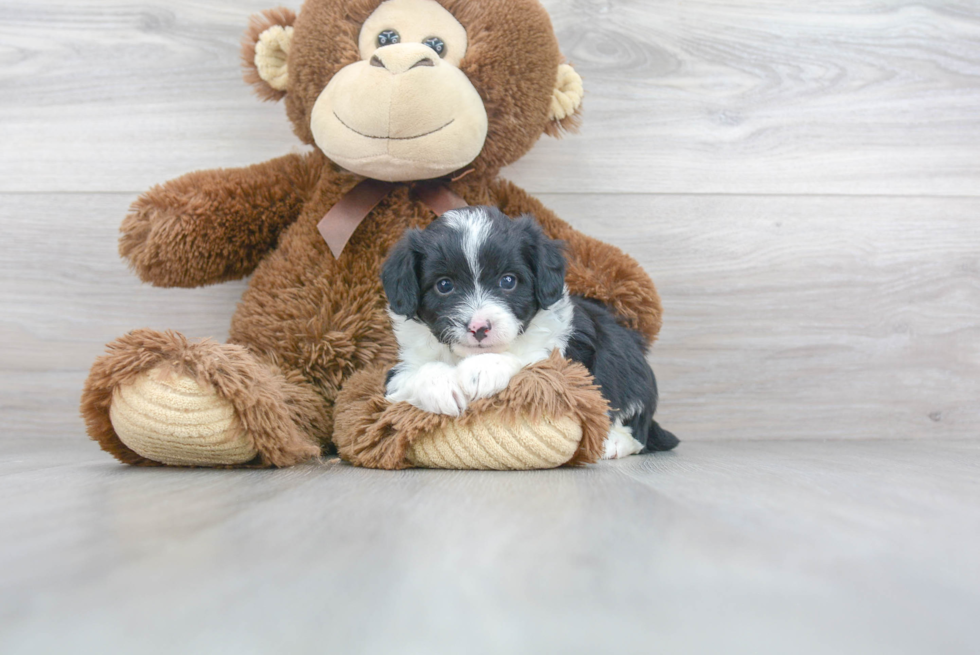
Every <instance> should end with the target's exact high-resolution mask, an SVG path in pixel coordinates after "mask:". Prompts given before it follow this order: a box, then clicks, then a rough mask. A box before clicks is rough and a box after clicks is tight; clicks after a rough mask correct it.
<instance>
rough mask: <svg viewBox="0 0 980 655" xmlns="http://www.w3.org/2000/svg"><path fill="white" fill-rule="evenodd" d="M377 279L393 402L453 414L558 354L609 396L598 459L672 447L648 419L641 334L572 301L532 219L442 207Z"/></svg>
mask: <svg viewBox="0 0 980 655" xmlns="http://www.w3.org/2000/svg"><path fill="white" fill-rule="evenodd" d="M381 279H382V283H383V284H384V289H385V294H386V295H387V296H388V303H389V314H390V315H391V320H392V324H393V326H394V331H395V337H396V338H397V340H398V345H399V352H400V361H399V363H398V364H397V365H396V366H395V367H394V368H393V369H392V370H391V371H390V372H389V374H388V379H387V383H386V384H387V387H386V391H387V395H386V398H387V399H388V400H389V401H390V402H399V401H406V402H408V403H410V404H412V405H414V406H416V407H418V408H420V409H423V410H425V411H428V412H433V413H438V414H448V415H450V416H458V415H459V414H460V413H461V412H463V411H464V410H465V409H466V407H467V405H468V404H469V403H470V402H471V401H473V400H476V399H478V398H485V397H487V396H492V395H493V394H495V393H497V392H499V391H500V390H502V389H504V388H505V387H506V386H507V384H508V383H509V382H510V379H511V377H513V376H514V374H515V373H517V372H518V371H519V370H521V369H522V368H523V367H525V366H527V365H529V364H533V363H534V362H538V361H541V360H543V359H547V358H548V357H549V356H550V355H551V353H552V351H554V350H555V349H557V350H558V351H559V352H561V354H562V355H564V356H565V357H567V358H569V359H571V360H573V361H577V362H581V363H582V364H583V365H585V367H586V368H587V369H588V370H589V372H590V373H591V374H592V375H593V377H594V378H595V381H596V383H597V384H598V386H599V387H600V388H601V391H602V395H603V396H604V397H605V398H606V399H607V400H608V401H609V404H610V407H611V408H612V409H611V410H610V418H611V419H612V428H611V430H610V432H609V436H608V438H607V439H606V445H605V455H604V457H605V458H606V459H615V458H619V457H625V456H627V455H632V454H635V453H639V452H649V451H655V450H670V449H671V448H673V447H674V446H676V445H677V443H678V440H677V438H676V437H675V436H674V435H673V434H671V433H670V432H667V431H666V430H663V429H662V428H661V427H660V426H659V425H657V423H656V422H655V421H654V420H653V413H654V411H655V410H656V408H657V383H656V380H655V378H654V375H653V370H652V369H651V368H650V365H649V364H648V363H647V362H646V359H645V357H644V346H643V339H642V337H641V336H640V334H639V333H637V332H636V331H634V330H630V329H628V328H625V327H623V326H621V325H620V324H619V323H617V322H616V319H615V317H614V316H613V314H612V313H611V312H610V311H609V309H608V308H606V307H605V306H604V305H603V304H602V303H599V302H596V301H594V300H590V299H587V298H581V297H578V296H570V295H569V294H568V290H567V288H566V287H565V257H564V253H563V250H562V244H561V242H558V241H553V240H551V239H549V238H548V237H547V236H545V234H544V232H542V230H541V228H540V226H538V224H537V222H536V221H535V220H534V218H532V217H531V216H522V217H520V218H518V219H515V220H511V219H510V218H508V217H507V216H506V215H504V214H503V213H502V212H501V211H499V210H498V209H495V208H492V207H467V208H464V209H457V210H453V211H450V212H447V213H445V214H443V215H442V216H441V217H440V218H439V219H437V220H436V221H434V222H433V223H431V224H430V225H429V226H428V227H427V228H426V229H425V230H409V231H408V232H407V233H406V234H405V236H404V237H403V238H402V240H401V241H400V242H399V243H398V244H397V245H396V246H395V247H394V248H393V249H392V252H391V254H390V255H389V257H388V259H387V261H386V262H385V265H384V268H383V270H382V274H381Z"/></svg>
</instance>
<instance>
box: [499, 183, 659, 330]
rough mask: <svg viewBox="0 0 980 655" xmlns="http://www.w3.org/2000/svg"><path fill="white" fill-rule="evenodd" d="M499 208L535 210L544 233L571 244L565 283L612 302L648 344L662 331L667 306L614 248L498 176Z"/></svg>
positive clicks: (647, 278)
mask: <svg viewBox="0 0 980 655" xmlns="http://www.w3.org/2000/svg"><path fill="white" fill-rule="evenodd" d="M491 191H492V193H493V194H494V196H495V198H496V201H497V204H498V206H499V207H500V209H501V210H502V211H503V212H504V213H505V214H507V215H508V216H511V217H516V216H519V215H521V214H532V215H533V216H534V217H535V218H537V219H538V222H539V223H540V224H541V227H542V228H543V229H544V231H545V233H546V234H547V235H548V236H549V237H551V238H553V239H561V240H562V241H564V242H565V243H566V244H567V251H566V255H567V258H568V269H567V272H566V275H565V282H566V284H567V285H568V288H569V290H570V291H571V292H572V293H573V294H577V295H582V296H586V297H587V298H594V299H595V300H599V301H601V302H603V303H605V304H606V305H608V306H609V307H610V308H611V309H612V310H613V311H614V312H615V313H616V314H617V315H618V316H619V317H620V318H621V319H622V320H623V321H624V322H625V324H626V325H627V326H628V327H631V328H633V329H636V330H638V331H639V332H640V333H641V334H642V335H643V337H644V339H645V341H646V343H647V344H648V345H649V344H650V343H652V342H653V340H654V339H655V338H656V337H657V333H658V332H660V324H661V315H662V313H663V309H662V307H661V304H660V296H659V294H658V293H657V289H656V287H654V285H653V281H652V280H651V279H650V276H649V275H647V273H646V271H644V270H643V268H641V267H640V265H639V264H638V263H637V262H636V260H634V259H633V258H632V257H630V256H629V255H627V254H626V253H624V252H623V251H622V250H620V249H619V248H617V247H616V246H611V245H609V244H606V243H603V242H601V241H599V240H597V239H593V238H592V237H588V236H585V235H584V234H582V233H581V232H579V231H578V230H575V229H574V228H572V227H571V226H570V225H568V224H567V223H565V222H564V221H563V220H561V219H560V218H558V217H557V216H556V215H555V214H554V212H552V211H551V210H550V209H547V208H546V207H545V206H544V205H543V204H541V202H540V201H539V200H537V199H536V198H533V197H532V196H530V195H529V194H528V193H527V192H526V191H524V190H523V189H521V188H519V187H517V186H515V185H514V184H511V183H510V182H507V181H505V180H499V181H497V182H495V183H494V185H493V188H492V189H491Z"/></svg>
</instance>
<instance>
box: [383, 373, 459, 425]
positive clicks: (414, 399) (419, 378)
mask: <svg viewBox="0 0 980 655" xmlns="http://www.w3.org/2000/svg"><path fill="white" fill-rule="evenodd" d="M387 390H388V393H387V394H386V395H385V399H386V400H388V402H391V403H397V402H407V403H408V404H409V405H412V406H414V407H418V408H419V409H421V410H422V411H425V412H430V413H432V414H446V415H448V416H459V415H460V414H462V413H463V412H464V411H466V406H467V404H468V401H467V399H466V394H465V393H463V390H462V389H461V388H460V386H459V381H458V380H457V379H456V370H455V369H454V368H453V367H452V366H449V365H448V364H438V363H432V364H426V365H425V366H422V367H421V368H419V369H417V370H415V371H405V370H402V371H398V372H396V373H395V374H394V375H393V376H390V378H389V380H388V384H387Z"/></svg>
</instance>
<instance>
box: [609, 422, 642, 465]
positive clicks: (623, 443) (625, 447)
mask: <svg viewBox="0 0 980 655" xmlns="http://www.w3.org/2000/svg"><path fill="white" fill-rule="evenodd" d="M641 450H643V446H642V444H640V442H639V441H637V440H636V439H634V438H633V431H632V430H630V429H629V428H628V427H625V426H624V425H623V424H622V423H620V422H619V421H616V422H615V423H613V425H612V427H611V428H610V429H609V436H607V437H606V448H605V452H603V454H602V459H620V458H622V457H629V456H630V455H635V454H636V453H638V452H640V451H641Z"/></svg>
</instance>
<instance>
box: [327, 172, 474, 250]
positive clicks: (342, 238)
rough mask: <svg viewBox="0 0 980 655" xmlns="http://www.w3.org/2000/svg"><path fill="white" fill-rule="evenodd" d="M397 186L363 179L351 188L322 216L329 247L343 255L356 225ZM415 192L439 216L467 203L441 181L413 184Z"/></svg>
mask: <svg viewBox="0 0 980 655" xmlns="http://www.w3.org/2000/svg"><path fill="white" fill-rule="evenodd" d="M398 186H399V185H398V184H395V183H392V182H382V181H380V180H371V179H367V180H364V181H363V182H361V183H359V184H358V185H357V186H355V187H354V188H353V189H351V190H350V191H348V192H347V194H346V195H344V197H343V198H341V199H340V200H339V201H338V202H337V204H336V205H334V206H333V207H331V208H330V211H328V212H327V213H326V214H325V215H324V216H323V218H322V219H320V222H319V223H318V224H317V229H318V230H320V235H321V236H322V237H323V240H324V241H326V242H327V247H328V248H330V252H332V253H333V256H334V257H336V258H338V259H339V258H340V253H342V252H343V251H344V247H345V246H346V245H347V242H348V241H350V238H351V236H353V235H354V232H355V230H357V226H358V225H360V224H361V223H362V222H364V219H365V218H367V215H368V214H370V213H371V210H372V209H374V208H375V207H377V206H378V203H379V202H381V201H382V200H384V198H385V197H386V196H388V194H390V193H391V192H392V191H394V190H395V189H396V188H398ZM412 192H413V193H414V194H415V195H416V196H417V197H418V199H419V200H421V201H422V202H424V203H425V204H426V205H428V207H429V209H431V210H432V211H433V212H435V214H436V216H441V215H442V214H445V213H446V212H447V211H449V210H451V209H459V208H460V207H466V206H467V203H466V201H465V200H463V199H462V198H460V197H459V196H458V195H456V194H455V193H453V192H452V190H451V189H450V188H449V187H447V186H446V185H445V184H443V183H442V182H420V183H418V184H416V185H414V186H413V187H412Z"/></svg>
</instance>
